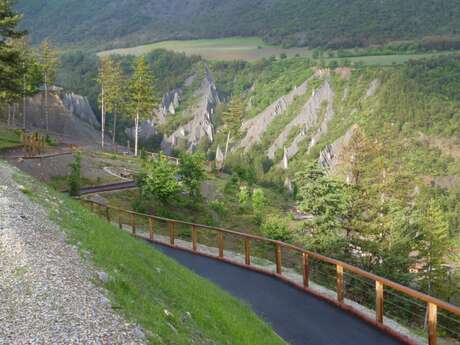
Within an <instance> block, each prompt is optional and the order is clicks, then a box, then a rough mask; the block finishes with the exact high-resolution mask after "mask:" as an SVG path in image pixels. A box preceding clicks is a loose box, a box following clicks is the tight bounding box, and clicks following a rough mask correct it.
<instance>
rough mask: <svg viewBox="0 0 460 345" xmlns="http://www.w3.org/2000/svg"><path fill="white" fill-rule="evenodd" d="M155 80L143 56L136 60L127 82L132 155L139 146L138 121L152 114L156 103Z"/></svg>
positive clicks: (135, 154)
mask: <svg viewBox="0 0 460 345" xmlns="http://www.w3.org/2000/svg"><path fill="white" fill-rule="evenodd" d="M154 87H155V81H154V78H153V76H152V74H151V72H150V69H149V66H148V64H147V62H146V60H145V58H144V57H140V58H138V59H137V60H136V63H135V68H134V74H133V76H132V78H131V80H130V82H129V102H128V107H129V111H130V112H131V117H133V119H134V156H136V157H137V154H138V146H139V122H140V121H141V120H143V119H146V118H148V117H149V115H151V114H152V112H153V109H154V108H155V105H156V98H155V88H154Z"/></svg>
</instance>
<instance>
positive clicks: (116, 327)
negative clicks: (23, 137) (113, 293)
mask: <svg viewBox="0 0 460 345" xmlns="http://www.w3.org/2000/svg"><path fill="white" fill-rule="evenodd" d="M14 174H15V169H14V168H12V167H10V166H8V165H6V164H5V163H2V162H0V345H7V344H8V345H22V344H43V345H45V344H46V345H48V344H62V345H65V344H88V345H89V344H120V345H121V344H124V345H126V344H145V343H146V340H145V337H144V333H143V331H142V330H141V329H140V328H139V327H137V326H136V325H133V324H130V323H128V322H127V321H125V320H124V319H123V318H122V316H121V315H118V314H117V313H116V312H115V310H114V309H112V307H111V303H110V301H109V299H108V298H107V297H105V296H104V290H103V289H102V288H101V287H99V286H97V285H98V284H97V282H98V280H100V279H104V276H105V275H104V274H103V273H101V272H96V271H95V270H94V268H92V267H91V266H90V264H89V263H87V262H86V261H84V260H83V259H82V258H81V257H80V255H79V253H78V250H77V248H76V247H73V246H71V245H69V244H67V243H66V239H65V235H64V232H63V231H62V230H61V229H60V228H59V227H58V226H57V225H55V224H54V223H53V222H51V220H50V219H49V217H48V212H47V210H45V209H44V208H43V207H42V206H40V205H37V204H35V203H33V202H32V201H30V200H29V198H28V197H27V196H26V195H24V193H23V192H21V186H19V185H18V184H17V183H16V182H15V181H14V179H13V175H14Z"/></svg>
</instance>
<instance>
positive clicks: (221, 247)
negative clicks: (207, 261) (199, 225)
mask: <svg viewBox="0 0 460 345" xmlns="http://www.w3.org/2000/svg"><path fill="white" fill-rule="evenodd" d="M218 240H219V258H221V259H223V257H224V234H223V233H221V232H219V235H218Z"/></svg>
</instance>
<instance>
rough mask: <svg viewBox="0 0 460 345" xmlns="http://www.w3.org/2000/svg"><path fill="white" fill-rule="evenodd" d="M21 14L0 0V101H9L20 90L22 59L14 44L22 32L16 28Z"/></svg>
mask: <svg viewBox="0 0 460 345" xmlns="http://www.w3.org/2000/svg"><path fill="white" fill-rule="evenodd" d="M20 20H21V16H20V15H19V14H17V13H16V12H15V11H14V10H13V8H12V2H11V1H9V0H1V1H0V102H1V101H9V100H10V98H12V97H13V98H14V97H15V96H17V95H18V94H21V90H22V86H23V85H22V78H21V77H22V75H23V73H24V63H25V61H24V59H23V57H22V56H21V51H20V49H18V47H17V46H15V44H14V40H17V39H19V38H21V37H22V36H23V34H24V33H23V32H20V31H18V30H17V29H16V26H17V25H18V24H19V21H20Z"/></svg>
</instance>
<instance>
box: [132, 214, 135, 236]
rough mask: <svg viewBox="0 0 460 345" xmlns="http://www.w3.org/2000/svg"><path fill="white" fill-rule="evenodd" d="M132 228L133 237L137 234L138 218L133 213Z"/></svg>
mask: <svg viewBox="0 0 460 345" xmlns="http://www.w3.org/2000/svg"><path fill="white" fill-rule="evenodd" d="M131 227H132V229H133V235H135V234H136V218H135V215H134V213H131Z"/></svg>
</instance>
